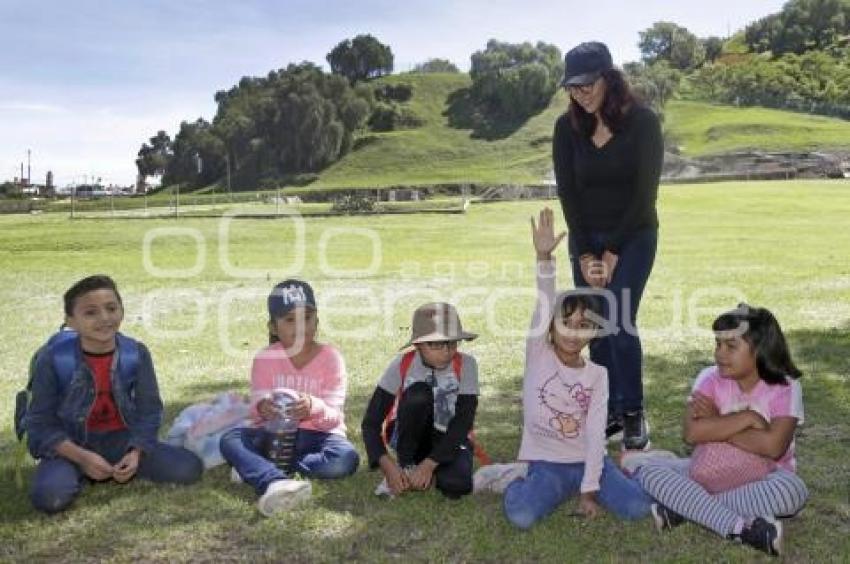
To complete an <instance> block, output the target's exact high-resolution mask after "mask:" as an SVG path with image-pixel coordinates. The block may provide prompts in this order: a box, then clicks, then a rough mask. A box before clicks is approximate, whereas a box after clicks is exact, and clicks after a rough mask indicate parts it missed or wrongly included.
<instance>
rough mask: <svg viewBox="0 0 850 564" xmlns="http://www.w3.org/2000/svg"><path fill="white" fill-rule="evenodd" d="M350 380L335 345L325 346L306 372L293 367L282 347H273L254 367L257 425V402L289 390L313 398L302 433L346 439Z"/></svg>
mask: <svg viewBox="0 0 850 564" xmlns="http://www.w3.org/2000/svg"><path fill="white" fill-rule="evenodd" d="M346 379H347V378H346V373H345V361H344V360H343V358H342V355H341V354H340V353H339V351H337V350H336V349H335V348H334V347H332V346H331V345H321V349H320V350H319V352H318V354H316V356H315V357H313V359H312V360H311V361H310V362H309V363H307V365H306V366H304V367H302V368H296V367H295V366H294V365H293V364H292V362H291V361H290V359H289V357H288V356H287V354H286V351H284V349H283V346H282V345H281V344H280V343H274V344H272V345H269V346H268V347H266V348H264V349H263V350H261V351H260V352H258V353H257V355H256V356H255V357H254V364H253V366H252V367H251V413H252V415H253V417H254V423H255V425H259V424H260V423H261V421H260V418H259V416H258V415H257V402H259V401H260V400H261V399H263V398H264V397H268V396H269V395H270V394H271V392H273V391H274V390H276V389H278V388H286V389H289V390H293V391H296V392H304V393H308V394H310V395H311V396H313V408H312V410H311V412H310V417H308V418H307V419H303V420H301V422H300V423H299V425H298V428H299V429H309V430H313V431H322V432H324V433H334V434H336V435H341V436H345V418H344V415H343V406H344V404H345V387H346Z"/></svg>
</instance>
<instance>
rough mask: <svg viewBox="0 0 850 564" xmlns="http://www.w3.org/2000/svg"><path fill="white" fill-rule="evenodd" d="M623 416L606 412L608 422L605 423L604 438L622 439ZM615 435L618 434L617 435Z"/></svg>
mask: <svg viewBox="0 0 850 564" xmlns="http://www.w3.org/2000/svg"><path fill="white" fill-rule="evenodd" d="M622 434H623V416H622V415H614V414H613V413H609V414H608V423H606V424H605V438H606V439H608V440H615V439H616V440H618V441H619V440H622ZM617 435H620V436H619V437H617Z"/></svg>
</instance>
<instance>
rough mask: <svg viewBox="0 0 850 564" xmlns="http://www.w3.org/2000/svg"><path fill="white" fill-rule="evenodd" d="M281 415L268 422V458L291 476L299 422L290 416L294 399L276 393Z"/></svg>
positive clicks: (274, 398)
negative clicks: (290, 407) (290, 406)
mask: <svg viewBox="0 0 850 564" xmlns="http://www.w3.org/2000/svg"><path fill="white" fill-rule="evenodd" d="M272 401H274V403H275V405H276V406H277V408H278V413H279V415H278V416H277V417H275V418H274V419H272V420H270V421H268V422H267V423H266V425H265V430H266V458H268V459H269V460H270V461H272V463H273V464H274V465H275V466H277V467H278V469H280V471H281V472H283V473H284V474H286V475H287V476H290V475H292V474H293V466H294V463H295V437H296V435H297V434H298V421H296V420H295V419H294V418H292V417H291V416H290V414H289V405H290V404H291V403H292V398H291V397H289V396H288V395H286V394H277V393H275V394H274V395H273V397H272Z"/></svg>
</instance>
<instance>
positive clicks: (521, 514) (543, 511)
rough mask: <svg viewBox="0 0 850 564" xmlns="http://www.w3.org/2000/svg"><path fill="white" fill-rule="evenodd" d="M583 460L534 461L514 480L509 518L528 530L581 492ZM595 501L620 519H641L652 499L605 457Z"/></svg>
mask: <svg viewBox="0 0 850 564" xmlns="http://www.w3.org/2000/svg"><path fill="white" fill-rule="evenodd" d="M583 476H584V463H583V462H575V463H560V462H545V461H542V460H534V461H532V462H531V463H530V464H529V466H528V475H527V476H526V477H525V478H520V479H518V480H514V481H513V482H511V483H510V484H509V485H508V487H507V489H506V490H505V496H504V499H503V500H502V501H503V503H502V505H503V508H504V510H505V516H506V517H507V518H508V521H510V522H511V523H513V524H514V525H516V526H517V527H519V528H520V529H528V528H530V527H531V526H532V525H534V524H535V523H536V522H537V521H539V520H541V519H543V518H544V517H546V516H547V515H549V514H550V513H552V512H553V511H554V510H555V509H556V508H557V507H558V506H559V505H561V504H562V503H563V502H564V501H566V500H567V498H569V497H572V496H576V495H578V494H579V490H580V488H581V480H582V477H583ZM596 500H597V501H598V502H599V504H600V505H602V507H604V508H605V509H607V510H608V511H610V512H612V513H614V514H615V515H616V516H617V517H619V518H620V519H627V520H631V519H641V518H643V517H645V516H647V515H648V514H649V509H650V506H651V505H652V498H650V497H649V496H648V495H647V494H646V493H645V492H644V491H643V489H641V487H640V486H639V485H638V484H637V482H635V481H634V480H631V479H629V478H627V477H626V476H625V475H624V474H623V473H622V472H620V469H619V468H617V467H616V466H615V465H614V464H613V463H612V462H611V460H610V459H609V458H608V457H607V456H606V457H605V462H604V465H603V467H602V475H601V476H600V479H599V491H597V492H596Z"/></svg>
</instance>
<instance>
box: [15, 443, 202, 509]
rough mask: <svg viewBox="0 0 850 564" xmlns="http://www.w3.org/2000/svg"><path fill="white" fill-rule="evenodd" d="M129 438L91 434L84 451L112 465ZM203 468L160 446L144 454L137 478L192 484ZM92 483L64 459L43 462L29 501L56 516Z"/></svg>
mask: <svg viewBox="0 0 850 564" xmlns="http://www.w3.org/2000/svg"><path fill="white" fill-rule="evenodd" d="M129 441H130V434H129V433H128V432H127V431H114V432H109V433H89V435H88V441H87V442H86V444H84V445H82V446H83V448H86V449H88V450H91V451H94V452H96V453H97V454H99V455H100V456H102V457H103V458H104V459H106V461H107V462H109V463H110V464H115V463H117V462H118V461H119V460H121V458H123V456H124V455H125V454H126V453H127V450H128V445H129ZM203 471H204V465H203V463H202V462H201V459H200V458H198V457H197V456H195V455H194V454H192V453H191V452H189V451H188V450H186V449H184V448H181V447H175V446H171V445H167V444H165V443H160V442H157V443H156V445H155V446H154V448H153V449H151V450H150V451H147V452H145V453H143V454H142V456H141V457H140V459H139V468H138V470H137V471H136V476H137V477H139V478H141V479H143V480H150V481H151V482H164V483H172V484H191V483H194V482H197V481H198V480H200V479H201V474H202V473H203ZM89 481H90V480H89V479H88V477H87V476H86V475H85V474H84V473H83V471H82V470H81V469H80V468H79V467H78V466H77V465H76V464H74V463H73V462H71V461H70V460H68V459H66V458H62V457H61V456H55V457H51V458H43V459H41V461H40V462H39V463H38V468H36V471H35V477H34V478H33V483H32V487H31V489H30V499H31V500H32V504H33V506H34V507H35V508H36V509H37V510H39V511H43V512H45V513H57V512H59V511H62V510H63V509H65V508H66V507H68V506H69V505H70V504H71V502H72V501H74V498H76V497H77V495H78V494H79V493H80V492H81V491H82V489H83V486H84V485H85V484H86V482H89Z"/></svg>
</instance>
